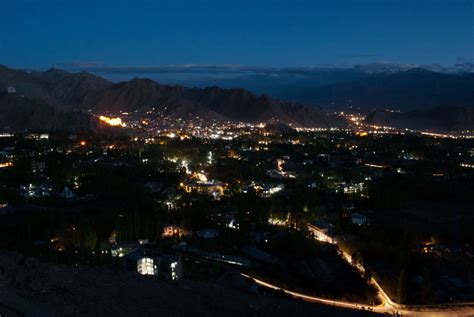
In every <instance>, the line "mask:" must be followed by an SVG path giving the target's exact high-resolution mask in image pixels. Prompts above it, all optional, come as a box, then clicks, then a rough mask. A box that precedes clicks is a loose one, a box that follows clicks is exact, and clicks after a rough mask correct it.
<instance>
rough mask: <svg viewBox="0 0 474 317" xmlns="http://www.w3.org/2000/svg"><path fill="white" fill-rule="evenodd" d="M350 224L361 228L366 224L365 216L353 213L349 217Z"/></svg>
mask: <svg viewBox="0 0 474 317" xmlns="http://www.w3.org/2000/svg"><path fill="white" fill-rule="evenodd" d="M351 222H352V223H353V224H355V225H358V226H362V225H366V224H368V220H367V216H364V215H362V214H359V213H357V212H356V213H353V214H352V215H351Z"/></svg>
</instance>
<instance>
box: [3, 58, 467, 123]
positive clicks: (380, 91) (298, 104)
mask: <svg viewBox="0 0 474 317" xmlns="http://www.w3.org/2000/svg"><path fill="white" fill-rule="evenodd" d="M236 69H237V70H238V71H237V72H236ZM231 70H232V71H231ZM91 71H94V72H95V73H98V74H101V75H104V76H105V77H108V78H109V79H115V80H117V79H125V77H127V76H131V74H139V75H141V76H144V77H145V76H146V77H152V78H156V77H157V74H159V75H160V76H162V77H160V76H158V77H159V78H158V79H160V81H161V80H163V81H164V82H168V83H176V82H179V83H183V84H186V85H189V86H196V87H203V88H187V87H184V86H181V85H163V84H158V83H157V82H155V81H152V80H150V79H140V78H134V79H132V80H128V81H121V82H114V81H111V80H107V79H104V78H102V77H99V76H96V75H93V74H91V73H88V72H84V71H81V72H74V73H71V72H67V71H64V70H60V69H56V68H52V69H49V70H48V71H45V72H38V71H31V72H25V71H21V70H14V69H10V68H7V67H2V66H0V92H3V91H5V90H6V89H7V87H8V86H13V87H15V89H16V90H17V92H18V94H14V95H11V94H6V93H1V94H0V125H1V126H3V127H5V126H7V127H9V128H10V129H13V130H23V129H38V128H43V127H44V128H45V129H65V128H68V129H90V128H92V127H93V126H94V123H93V122H90V120H87V115H86V112H87V111H88V110H92V111H93V112H94V113H100V114H101V113H105V112H115V113H117V112H118V111H129V112H132V111H146V110H147V109H149V108H151V107H155V108H157V109H160V110H162V111H163V112H164V113H166V114H167V115H170V116H176V117H182V118H187V117H195V116H200V117H202V118H208V119H217V120H232V121H246V122H266V121H269V120H272V119H278V120H279V121H281V122H284V123H291V124H293V125H300V126H310V127H329V126H340V125H344V123H343V122H342V121H341V119H338V118H335V117H333V116H328V115H326V114H325V113H324V111H323V110H325V111H329V109H330V110H331V111H332V110H333V109H335V108H336V109H337V108H339V109H343V108H345V107H347V106H354V107H360V108H362V109H366V110H369V109H374V108H377V109H379V110H380V109H385V108H391V109H400V110H402V111H403V112H406V113H401V114H400V113H399V114H394V113H383V112H381V111H377V112H376V113H373V114H372V115H371V116H369V118H368V122H369V121H370V122H372V123H375V124H386V125H389V123H390V124H396V125H397V126H399V127H417V128H422V129H442V130H446V129H448V130H450V129H472V128H473V127H474V119H473V118H472V115H471V114H472V108H471V107H472V106H474V73H473V72H472V69H471V68H469V65H462V67H461V66H459V67H458V68H456V71H453V70H446V69H444V71H445V73H441V72H436V71H433V70H428V69H423V68H410V67H407V66H406V67H399V66H397V67H396V66H393V65H386V64H384V65H364V66H357V67H353V68H331V67H329V68H321V67H319V68H288V69H278V70H276V69H273V68H243V67H240V68H239V67H238V68H235V67H228V68H225V67H224V68H223V69H222V68H215V67H211V66H208V67H195V66H190V67H181V68H180V67H168V68H166V67H165V68H154V69H150V68H140V69H128V70H125V69H111V68H108V69H105V68H93V69H91ZM126 71H128V73H127V72H126ZM223 71H225V72H226V73H225V74H223ZM138 72H139V73H138ZM203 74H204V75H205V76H204V75H203ZM165 75H166V76H168V77H166V76H165ZM178 75H179V76H181V77H180V78H181V79H178V80H177V79H176V78H177V76H178ZM163 76H165V77H163ZM179 76H178V77H179ZM173 78H174V79H173ZM216 84H218V85H219V86H220V87H224V88H227V89H222V88H218V87H216ZM204 87H206V88H204ZM233 87H243V88H248V89H250V90H251V91H252V92H250V91H249V90H245V89H242V88H233ZM260 93H265V95H257V94H260ZM268 95H271V97H269V96H268ZM272 97H275V98H279V99H274V98H272ZM282 100H291V101H282ZM303 104H306V106H305V105H303ZM439 107H440V108H439ZM435 108H438V109H435ZM440 114H442V115H440Z"/></svg>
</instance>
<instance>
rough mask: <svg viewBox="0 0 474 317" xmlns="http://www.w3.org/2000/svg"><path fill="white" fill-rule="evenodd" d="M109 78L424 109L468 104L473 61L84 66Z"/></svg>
mask: <svg viewBox="0 0 474 317" xmlns="http://www.w3.org/2000/svg"><path fill="white" fill-rule="evenodd" d="M86 69H88V70H90V71H92V72H94V73H96V74H100V75H101V76H104V77H106V78H108V79H110V80H112V81H117V80H128V79H130V78H133V77H135V76H145V77H147V78H151V79H153V80H157V81H159V82H161V83H167V84H179V85H184V86H189V87H199V88H205V87H209V86H219V87H222V88H234V87H240V88H244V89H247V90H250V91H252V92H254V93H257V94H267V95H269V96H271V97H274V98H279V99H282V100H289V101H293V102H300V103H303V104H307V105H313V106H319V107H324V108H331V109H341V108H345V107H347V106H353V107H360V108H362V109H365V110H370V109H373V108H378V109H385V108H390V109H398V110H402V111H412V110H427V108H432V107H439V106H445V105H454V106H472V105H474V64H473V63H468V62H466V63H459V64H455V65H453V66H450V67H448V66H442V65H408V64H406V65H404V64H390V63H372V64H366V65H356V66H354V67H345V68H344V67H334V66H331V65H328V66H325V67H323V66H319V67H292V68H291V67H289V68H288V67H287V68H272V67H251V66H238V65H222V66H219V65H181V66H180V65H176V66H163V67H107V66H101V67H96V68H90V67H89V68H86Z"/></svg>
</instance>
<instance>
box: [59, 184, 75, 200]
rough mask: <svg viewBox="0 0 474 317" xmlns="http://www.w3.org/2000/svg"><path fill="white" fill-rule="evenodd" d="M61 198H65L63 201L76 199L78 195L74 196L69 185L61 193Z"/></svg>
mask: <svg viewBox="0 0 474 317" xmlns="http://www.w3.org/2000/svg"><path fill="white" fill-rule="evenodd" d="M59 196H61V198H63V199H68V200H71V199H75V198H76V194H74V193H73V192H72V190H71V189H70V188H69V187H68V186H67V185H66V186H64V188H63V190H62V191H61V193H60V194H59Z"/></svg>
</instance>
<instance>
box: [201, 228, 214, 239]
mask: <svg viewBox="0 0 474 317" xmlns="http://www.w3.org/2000/svg"><path fill="white" fill-rule="evenodd" d="M196 235H197V236H198V237H199V238H203V239H214V238H217V237H218V236H219V230H217V229H201V230H197V231H196Z"/></svg>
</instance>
